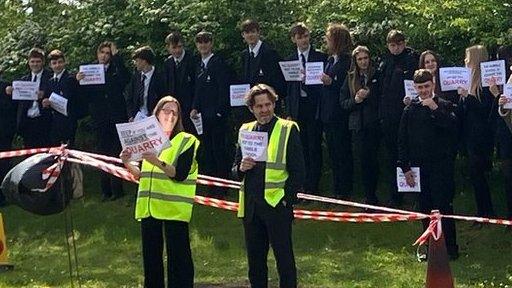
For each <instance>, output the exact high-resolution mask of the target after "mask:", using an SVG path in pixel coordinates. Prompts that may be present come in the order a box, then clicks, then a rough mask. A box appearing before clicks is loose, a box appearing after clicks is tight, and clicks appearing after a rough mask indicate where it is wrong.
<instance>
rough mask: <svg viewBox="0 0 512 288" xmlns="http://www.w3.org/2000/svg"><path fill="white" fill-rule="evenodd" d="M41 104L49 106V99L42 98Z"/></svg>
mask: <svg viewBox="0 0 512 288" xmlns="http://www.w3.org/2000/svg"><path fill="white" fill-rule="evenodd" d="M41 104H42V105H43V108H49V107H50V106H51V103H50V99H48V98H44V99H43V101H41Z"/></svg>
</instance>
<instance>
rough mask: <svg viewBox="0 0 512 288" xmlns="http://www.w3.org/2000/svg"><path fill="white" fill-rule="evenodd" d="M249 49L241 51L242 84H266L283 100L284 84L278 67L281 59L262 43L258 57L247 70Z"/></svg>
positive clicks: (275, 52) (272, 49)
mask: <svg viewBox="0 0 512 288" xmlns="http://www.w3.org/2000/svg"><path fill="white" fill-rule="evenodd" d="M249 56H250V52H249V47H247V48H245V49H244V50H243V51H242V69H243V70H242V77H241V78H242V79H240V80H241V81H242V82H243V83H247V84H250V85H251V87H252V86H254V85H255V84H260V83H262V84H267V85H270V86H271V87H272V88H274V89H275V90H276V92H277V94H278V95H279V96H280V98H283V99H284V98H285V97H286V95H285V93H286V83H285V81H284V76H283V74H282V73H281V68H280V67H279V61H281V57H280V56H279V54H278V53H277V51H276V50H274V48H272V47H271V46H270V45H269V44H267V43H266V42H262V44H261V47H260V50H259V51H258V55H256V57H255V59H254V63H253V64H252V65H251V69H249Z"/></svg>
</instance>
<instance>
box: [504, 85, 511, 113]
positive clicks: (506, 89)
mask: <svg viewBox="0 0 512 288" xmlns="http://www.w3.org/2000/svg"><path fill="white" fill-rule="evenodd" d="M503 95H504V96H505V97H506V98H507V103H506V104H505V105H503V108H505V109H512V84H505V85H503Z"/></svg>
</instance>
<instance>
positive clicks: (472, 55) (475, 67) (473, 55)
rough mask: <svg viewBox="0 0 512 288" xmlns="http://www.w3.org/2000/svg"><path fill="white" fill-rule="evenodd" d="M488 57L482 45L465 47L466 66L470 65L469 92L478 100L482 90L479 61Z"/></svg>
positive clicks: (483, 60)
mask: <svg viewBox="0 0 512 288" xmlns="http://www.w3.org/2000/svg"><path fill="white" fill-rule="evenodd" d="M488 59H489V53H487V49H486V48H485V46H483V45H474V46H471V47H468V48H467V49H466V59H464V62H466V67H471V87H470V88H469V94H471V95H474V96H476V97H477V98H478V99H479V100H480V92H481V91H482V81H481V78H480V76H481V70H480V63H482V62H485V61H487V60H488Z"/></svg>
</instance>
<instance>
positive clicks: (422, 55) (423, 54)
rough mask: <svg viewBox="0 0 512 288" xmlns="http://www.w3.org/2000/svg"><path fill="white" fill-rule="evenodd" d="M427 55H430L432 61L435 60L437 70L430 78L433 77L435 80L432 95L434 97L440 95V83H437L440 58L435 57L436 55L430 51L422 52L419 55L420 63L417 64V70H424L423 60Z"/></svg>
mask: <svg viewBox="0 0 512 288" xmlns="http://www.w3.org/2000/svg"><path fill="white" fill-rule="evenodd" d="M427 55H432V56H433V57H434V59H435V60H436V63H437V69H436V72H435V73H434V74H433V75H432V76H434V79H435V83H434V84H435V87H434V93H435V94H436V95H441V93H442V91H441V81H439V80H440V79H439V69H440V68H441V58H440V57H439V55H437V53H435V52H434V51H432V50H426V51H423V52H422V53H421V54H420V61H419V63H418V69H426V68H425V58H427Z"/></svg>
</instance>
